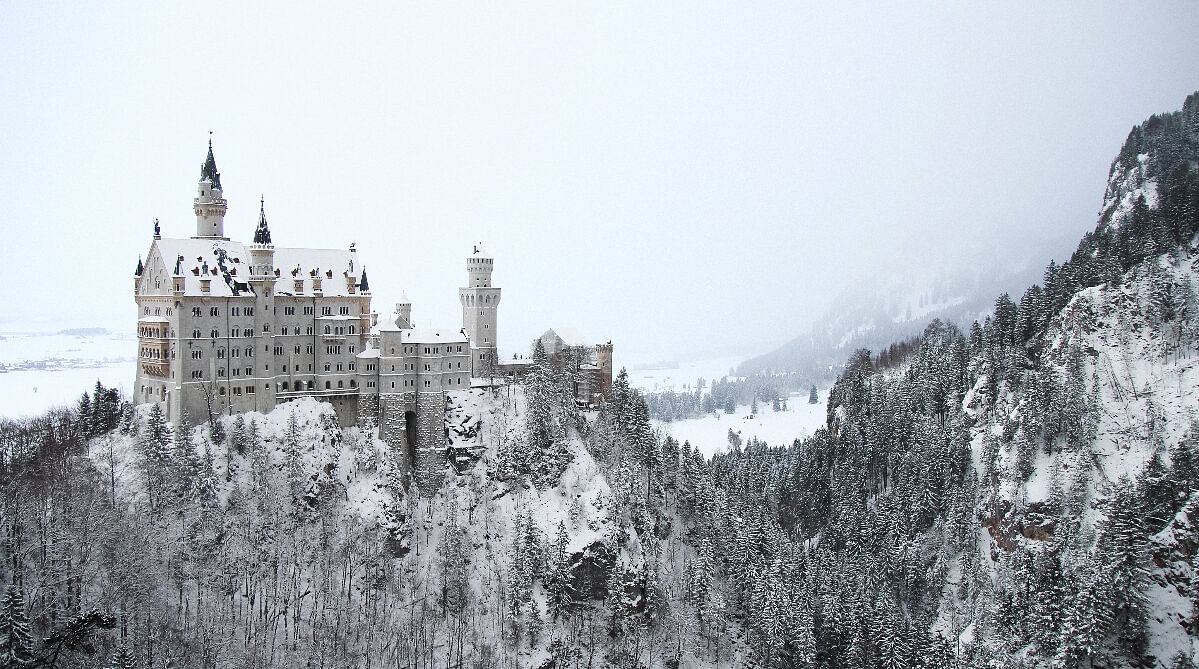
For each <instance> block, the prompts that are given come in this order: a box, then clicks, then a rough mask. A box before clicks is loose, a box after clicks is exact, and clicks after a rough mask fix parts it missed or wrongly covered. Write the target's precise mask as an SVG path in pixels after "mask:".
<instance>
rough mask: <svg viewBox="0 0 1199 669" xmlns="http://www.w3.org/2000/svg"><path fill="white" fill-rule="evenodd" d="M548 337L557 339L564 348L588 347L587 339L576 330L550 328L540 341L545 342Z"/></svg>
mask: <svg viewBox="0 0 1199 669" xmlns="http://www.w3.org/2000/svg"><path fill="white" fill-rule="evenodd" d="M546 337H557V338H558V339H560V340H561V341H562V345H563V346H587V337H585V336H583V333H582V332H579V331H578V330H576V329H574V328H550V329H549V330H546V331H545V334H543V335H541V337H540V339H543V340H544V339H545V338H546Z"/></svg>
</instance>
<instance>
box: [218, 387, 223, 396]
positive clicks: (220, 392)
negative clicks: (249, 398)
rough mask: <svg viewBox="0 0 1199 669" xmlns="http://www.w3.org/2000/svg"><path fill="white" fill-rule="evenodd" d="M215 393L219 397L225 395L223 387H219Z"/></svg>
mask: <svg viewBox="0 0 1199 669" xmlns="http://www.w3.org/2000/svg"><path fill="white" fill-rule="evenodd" d="M217 393H218V394H220V395H224V394H225V387H224V386H221V387H220V388H218V389H217Z"/></svg>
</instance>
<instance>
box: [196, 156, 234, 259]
mask: <svg viewBox="0 0 1199 669" xmlns="http://www.w3.org/2000/svg"><path fill="white" fill-rule="evenodd" d="M227 209H228V203H226V202H225V193H224V191H223V190H222V189H221V173H220V172H218V171H217V168H216V158H213V156H212V137H211V136H210V137H209V138H208V157H207V158H206V159H205V160H204V164H203V165H201V166H200V183H199V184H198V185H197V186H196V198H195V199H194V200H192V210H193V211H195V213H196V237H198V238H203V239H228V237H226V236H225V211H226V210H227Z"/></svg>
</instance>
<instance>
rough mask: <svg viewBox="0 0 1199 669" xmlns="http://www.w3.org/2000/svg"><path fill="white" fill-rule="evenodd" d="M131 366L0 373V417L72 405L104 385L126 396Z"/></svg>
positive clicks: (34, 412)
mask: <svg viewBox="0 0 1199 669" xmlns="http://www.w3.org/2000/svg"><path fill="white" fill-rule="evenodd" d="M133 372H134V369H133V363H132V362H122V363H115V364H107V365H101V366H97V367H71V368H67V369H52V370H51V369H32V370H25V371H15V372H7V373H5V374H0V417H4V418H16V417H21V416H33V415H37V414H39V413H42V412H43V411H45V410H46V409H49V408H50V407H54V406H61V405H64V404H74V403H75V401H76V400H78V399H79V396H80V395H82V394H83V393H84V392H85V391H90V390H91V389H92V388H95V387H96V380H97V379H99V380H100V382H101V383H103V384H104V385H105V386H109V387H115V388H120V390H121V394H123V395H125V396H128V395H129V387H130V385H131V384H132V383H133Z"/></svg>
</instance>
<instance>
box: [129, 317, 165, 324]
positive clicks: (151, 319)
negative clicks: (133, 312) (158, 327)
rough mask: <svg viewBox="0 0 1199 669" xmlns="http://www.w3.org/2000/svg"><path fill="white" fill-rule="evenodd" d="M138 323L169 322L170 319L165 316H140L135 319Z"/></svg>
mask: <svg viewBox="0 0 1199 669" xmlns="http://www.w3.org/2000/svg"><path fill="white" fill-rule="evenodd" d="M137 322H138V323H170V322H171V321H170V319H169V318H167V317H166V316H142V317H141V318H139V319H137Z"/></svg>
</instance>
